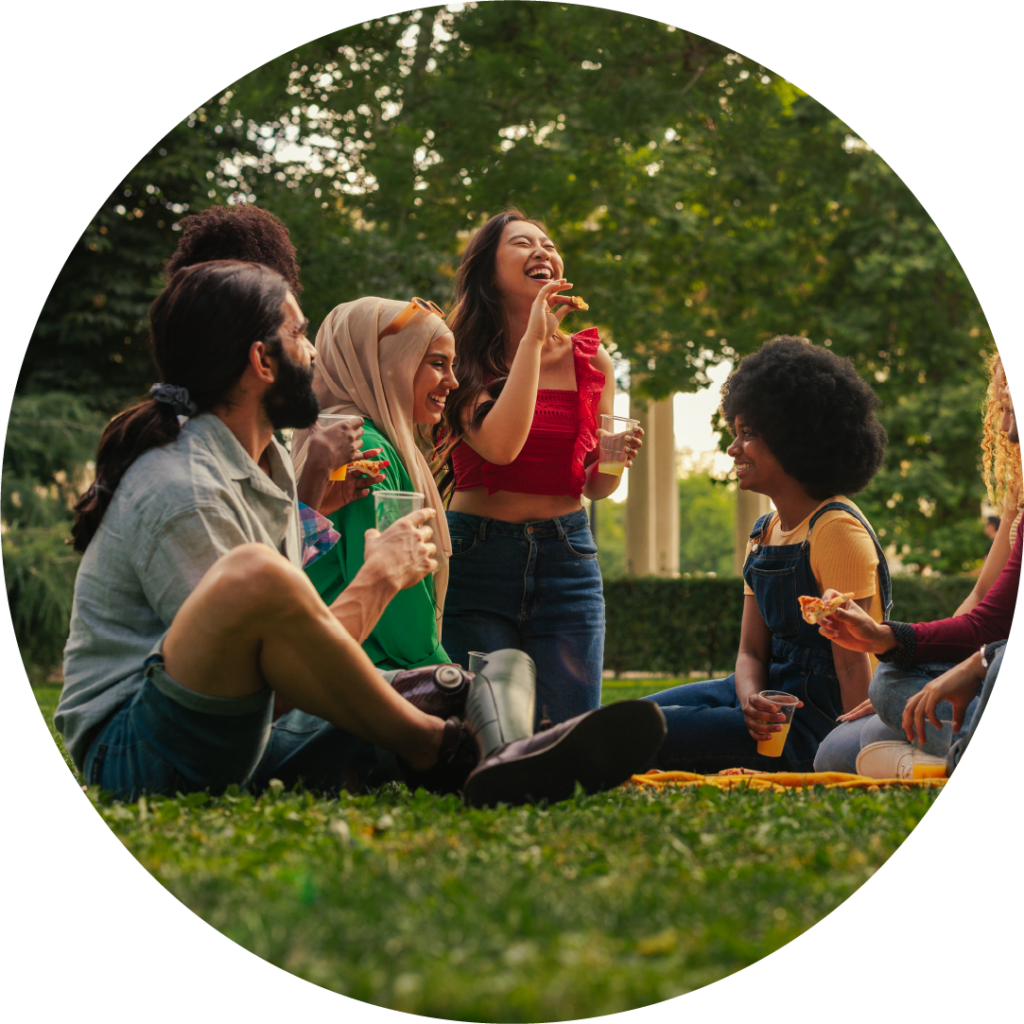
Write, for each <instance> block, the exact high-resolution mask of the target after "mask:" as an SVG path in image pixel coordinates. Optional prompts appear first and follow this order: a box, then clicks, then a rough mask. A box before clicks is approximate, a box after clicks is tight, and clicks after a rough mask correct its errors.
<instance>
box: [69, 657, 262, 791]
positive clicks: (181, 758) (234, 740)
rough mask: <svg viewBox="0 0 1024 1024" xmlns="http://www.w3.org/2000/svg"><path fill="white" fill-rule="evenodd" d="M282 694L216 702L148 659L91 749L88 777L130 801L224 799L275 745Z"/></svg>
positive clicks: (85, 767)
mask: <svg viewBox="0 0 1024 1024" xmlns="http://www.w3.org/2000/svg"><path fill="white" fill-rule="evenodd" d="M273 710H274V693H273V691H272V690H271V689H269V687H268V688H266V689H263V690H260V691H259V693H253V694H249V695H248V696H245V697H208V696H206V695H205V694H202V693H197V692H196V691H195V690H189V689H187V688H186V687H184V686H182V685H181V684H180V683H177V682H175V681H174V680H173V679H172V678H171V677H170V676H169V675H168V674H167V672H166V671H165V670H164V662H163V657H162V656H161V655H160V654H158V653H154V654H151V655H150V656H149V658H147V659H146V678H145V680H144V681H143V684H142V687H141V688H140V689H139V691H138V692H137V693H136V694H135V696H134V697H132V698H130V699H129V700H127V701H125V703H124V704H123V705H122V706H121V708H120V709H119V710H118V711H116V712H115V713H114V715H113V716H112V717H111V718H110V719H108V721H107V722H106V724H105V725H103V726H102V727H101V729H100V732H99V734H98V735H97V736H96V738H95V739H94V740H93V741H92V743H91V744H90V746H89V752H88V753H87V754H86V757H85V764H84V765H83V775H84V776H85V780H86V782H88V783H89V785H99V786H100V787H101V788H102V789H105V790H108V791H109V792H111V793H113V794H114V795H115V796H117V797H118V798H120V799H122V800H135V799H137V798H138V796H139V794H140V793H165V794H168V795H173V794H174V793H177V792H182V793H188V792H192V791H194V790H205V789H209V790H210V791H211V792H213V793H219V792H223V791H224V789H225V788H226V787H227V786H229V785H231V784H232V783H236V784H239V785H241V784H244V783H245V782H246V781H247V780H248V778H249V776H250V775H251V774H252V773H253V770H254V769H255V767H256V765H257V764H258V763H259V760H260V757H261V756H262V754H263V751H264V749H265V748H266V746H267V742H268V740H269V739H270V728H271V718H272V715H273Z"/></svg>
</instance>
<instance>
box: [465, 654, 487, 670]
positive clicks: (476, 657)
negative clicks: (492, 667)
mask: <svg viewBox="0 0 1024 1024" xmlns="http://www.w3.org/2000/svg"><path fill="white" fill-rule="evenodd" d="M486 660H487V655H486V654H485V653H484V652H483V651H470V652H469V671H470V672H472V673H474V674H476V673H477V672H479V671H480V669H482V668H483V667H484V662H485V661H486Z"/></svg>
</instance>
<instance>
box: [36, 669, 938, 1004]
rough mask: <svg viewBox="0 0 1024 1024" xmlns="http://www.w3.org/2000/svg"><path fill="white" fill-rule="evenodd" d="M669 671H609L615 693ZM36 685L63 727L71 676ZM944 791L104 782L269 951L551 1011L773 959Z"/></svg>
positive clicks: (276, 956) (374, 996)
mask: <svg viewBox="0 0 1024 1024" xmlns="http://www.w3.org/2000/svg"><path fill="white" fill-rule="evenodd" d="M670 684H671V683H670V681H667V680H657V681H654V682H652V683H644V682H643V681H636V680H630V681H629V682H628V684H627V683H618V682H616V681H611V682H606V684H605V690H606V700H617V699H622V698H625V697H629V696H639V695H641V694H643V693H650V692H653V691H655V690H658V689H664V688H665V687H666V686H668V685H670ZM35 694H36V697H37V699H38V701H39V704H40V707H41V709H42V710H43V713H44V715H45V716H46V717H47V720H48V721H49V720H50V719H51V718H52V714H53V709H54V707H55V706H56V700H57V696H58V694H59V688H58V687H55V686H45V687H37V688H35ZM936 793H937V791H936V790H922V791H899V790H896V791H885V792H879V793H867V792H863V791H835V790H834V791H829V792H826V791H815V792H810V793H801V792H796V791H790V792H786V793H781V794H764V793H755V792H744V791H737V792H731V793H730V792H720V791H718V790H716V789H712V788H711V787H700V788H694V789H688V790H683V791H678V792H672V793H670V792H665V793H661V794H653V793H650V792H646V791H644V792H640V791H636V790H634V789H620V790H617V791H615V792H612V793H605V794H600V795H598V796H593V797H588V796H584V795H582V794H580V795H578V796H577V797H576V799H574V800H570V801H567V802H565V803H562V804H557V805H555V806H553V807H550V808H548V807H542V808H536V807H526V808H519V809H514V810H493V811H491V810H488V811H479V810H469V809H467V808H465V807H464V806H463V805H462V804H461V802H460V801H459V800H457V799H456V798H454V797H437V796H433V795H429V794H426V793H424V792H422V791H420V792H419V793H416V794H411V793H409V792H408V791H407V790H405V789H404V788H403V787H400V786H393V787H387V788H385V789H383V790H381V791H378V792H377V793H376V794H374V795H372V796H360V797H353V796H347V795H345V796H342V797H341V798H340V799H337V800H334V799H331V800H326V799H322V798H320V797H318V796H316V795H315V794H312V793H306V792H294V793H286V792H280V791H273V790H272V791H270V792H268V793H266V794H264V795H263V796H261V797H260V798H259V799H253V798H252V797H251V796H249V795H248V794H245V793H237V792H233V793H229V794H226V795H225V796H222V797H219V798H210V797H208V796H207V795H206V794H193V795H191V796H187V797H180V798H178V799H173V800H172V799H162V798H151V799H149V800H140V801H139V803H138V804H133V805H120V804H113V803H109V802H107V801H106V800H105V799H103V798H102V797H101V796H100V795H99V794H98V793H96V792H90V793H89V798H90V799H91V800H92V801H93V803H94V804H95V806H96V808H97V810H98V812H99V813H100V814H101V815H102V816H103V818H104V820H105V821H106V822H107V823H108V824H109V826H110V827H111V828H112V829H113V830H114V832H115V833H116V834H117V835H118V837H119V838H120V839H121V841H122V842H123V843H124V844H125V846H126V847H127V848H128V849H129V850H130V851H131V852H132V853H133V854H134V855H135V856H136V857H137V858H138V860H139V861H140V863H141V864H142V865H143V866H144V867H146V868H147V869H148V870H149V871H150V872H152V873H153V874H154V875H155V876H156V878H157V879H158V880H159V881H160V882H161V883H162V884H163V885H164V886H165V887H166V888H167V889H168V890H169V891H170V892H172V893H173V894H174V895H175V896H177V897H178V899H180V900H181V901H182V902H183V903H185V904H186V905H187V906H189V907H190V908H192V910H194V911H195V913H197V914H198V915H200V916H201V917H202V918H203V919H204V920H206V921H208V922H209V923H210V924H212V925H213V926H214V927H216V928H218V929H219V930H220V931H222V932H223V933H224V934H225V935H227V936H229V937H230V938H232V939H234V940H235V941H236V942H238V943H240V944H241V945H243V946H245V947H246V948H247V949H250V950H252V951H253V952H254V953H256V954H258V955H259V956H261V957H263V958H264V959H266V960H269V961H270V962H271V963H274V964H277V965H278V966H280V967H283V968H285V969H286V970H289V971H291V972H292V973H294V974H297V975H299V976H301V977H303V978H306V979H308V980H309V981H313V982H316V983H317V984H319V985H322V986H324V987H325V988H329V989H333V990H335V991H338V992H343V993H345V994H346V995H349V996H353V997H355V998H357V999H362V1000H365V1001H367V1002H370V1003H377V1004H379V1005H382V1006H388V1007H392V1008H394V1009H398V1010H405V1011H408V1012H411V1013H419V1014H425V1015H428V1016H437V1017H446V1018H453V1019H461V1020H491V1021H550V1020H565V1019H571V1018H578V1017H586V1016H594V1015H598V1014H605V1013H611V1012H615V1011H619V1010H627V1009H631V1008H633V1007H637V1006H643V1005H646V1004H649V1003H653V1002H657V1001H659V1000H662V999H666V998H668V997H670V996H674V995H678V994H680V993H683V992H687V991H690V990H691V989H694V988H698V987H700V986H702V985H706V984H708V983H709V982H712V981H715V980H717V979H718V978H721V977H724V976H725V975H727V974H731V973H732V972H733V971H736V970H739V969H740V968H742V967H744V966H746V965H747V964H750V963H752V962H753V961H755V960H758V959H759V958H760V957H763V956H765V955H766V954H768V953H770V952H771V951H772V950H774V949H776V948H778V947H779V946H781V945H783V944H784V943H786V942H788V941H789V940H790V939H792V938H794V937H795V936H796V935H798V934H800V933H801V932H802V931H804V930H805V929H807V928H808V927H810V926H811V925H812V924H814V923H815V922H816V921H818V920H820V919H821V918H822V917H823V916H824V915H825V914H827V913H828V912H829V911H830V910H831V909H832V908H833V907H835V906H836V905H837V904H838V903H840V902H842V901H843V900H844V899H846V897H847V896H849V895H850V894H851V893H852V892H853V891H854V890H855V889H857V887H858V886H860V885H861V884H862V883H863V882H864V881H865V880H866V879H867V878H869V877H870V876H871V874H872V873H873V872H874V871H876V870H877V869H878V868H879V866H880V865H881V864H883V863H884V862H885V860H886V859H887V858H888V856H889V855H890V854H891V853H892V852H893V850H895V848H896V847H897V846H898V845H899V844H900V843H901V842H902V841H903V840H904V839H905V838H906V836H907V835H908V834H909V833H910V831H911V830H912V829H913V828H914V826H915V825H916V824H917V822H918V821H919V820H920V819H921V816H922V815H923V814H924V813H925V811H927V810H928V808H929V807H930V806H931V803H932V801H933V800H934V799H935V796H936Z"/></svg>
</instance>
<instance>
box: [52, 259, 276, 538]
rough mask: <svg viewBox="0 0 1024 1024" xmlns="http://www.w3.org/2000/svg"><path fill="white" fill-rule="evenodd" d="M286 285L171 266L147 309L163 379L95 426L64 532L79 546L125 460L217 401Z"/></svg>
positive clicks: (271, 278) (270, 326)
mask: <svg viewBox="0 0 1024 1024" xmlns="http://www.w3.org/2000/svg"><path fill="white" fill-rule="evenodd" d="M287 295H288V285H287V284H286V283H285V281H284V279H283V278H282V277H281V275H280V274H277V273H275V272H274V271H273V270H271V269H270V268H268V267H263V266H259V265H257V264H254V263H241V262H239V261H237V260H218V261H215V262H210V263H198V264H196V265H194V266H191V267H186V268H184V269H182V270H179V271H178V272H177V273H176V274H175V275H174V276H173V278H172V279H171V282H170V284H168V286H167V287H166V288H165V289H164V290H163V292H161V293H160V295H158V296H157V298H156V300H155V301H154V302H153V305H152V306H151V307H150V310H149V321H150V332H151V333H150V345H151V348H152V353H153V360H154V362H155V363H156V366H157V369H158V370H159V371H160V376H161V379H162V380H164V381H166V382H167V383H164V384H154V385H153V388H152V389H151V391H150V398H149V399H147V400H146V401H144V402H140V403H139V404H137V405H133V406H132V407H131V408H130V409H125V410H124V412H121V413H118V415H117V416H115V417H114V418H113V419H112V420H111V421H110V422H109V423H108V424H107V427H106V429H105V430H104V431H103V436H102V437H101V438H100V447H99V451H98V452H97V454H96V479H95V480H94V481H93V483H92V485H91V486H90V487H89V489H88V490H87V491H86V492H85V493H84V494H83V495H82V497H81V498H79V500H78V501H77V502H76V503H75V508H74V511H75V521H74V525H73V526H72V527H71V537H72V542H73V544H74V548H75V550H76V551H85V549H86V548H87V547H88V546H89V541H91V540H92V538H93V537H94V536H95V535H96V531H97V530H98V529H99V527H100V522H101V521H102V519H103V515H104V513H105V512H106V511H107V507H108V506H109V505H110V502H111V499H112V498H113V496H114V491H115V490H117V486H118V484H119V483H120V482H121V479H122V477H123V476H124V475H125V473H127V472H128V469H129V467H130V466H131V464H132V463H133V462H134V461H135V460H136V459H137V458H139V456H140V455H143V454H145V453H146V452H148V451H149V450H150V449H151V448H159V447H161V446H162V445H165V444H170V443H171V442H172V441H174V440H176V439H177V437H178V434H179V433H180V432H181V422H180V420H179V419H178V416H179V415H186V416H195V415H197V414H198V413H201V412H206V411H208V410H210V409H213V408H214V407H216V406H218V405H222V404H224V403H225V402H226V401H227V399H228V397H229V395H230V393H231V391H232V390H233V389H234V387H235V385H236V384H237V383H238V381H239V380H240V378H241V376H242V374H243V373H244V372H245V368H246V366H247V365H248V362H249V351H250V349H251V347H252V345H253V343H254V342H256V341H263V342H264V343H270V342H271V341H272V340H274V339H276V338H277V336H278V331H279V330H280V327H281V324H282V322H283V320H284V313H283V312H282V307H283V305H284V301H285V299H286V297H287Z"/></svg>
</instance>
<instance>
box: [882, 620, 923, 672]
mask: <svg viewBox="0 0 1024 1024" xmlns="http://www.w3.org/2000/svg"><path fill="white" fill-rule="evenodd" d="M882 625H883V626H888V627H889V628H890V629H891V630H892V635H893V636H894V637H895V638H896V646H895V647H893V648H892V649H891V650H888V651H885V652H884V653H882V654H879V655H877V658H878V660H879V661H884V662H886V663H888V664H891V665H895V666H896V667H897V668H902V669H909V668H912V667H913V665H914V649H915V648H916V647H917V637H916V636H915V635H914V627H913V626H911V625H910V623H909V622H889V621H888V620H886V621H884V622H882Z"/></svg>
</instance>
